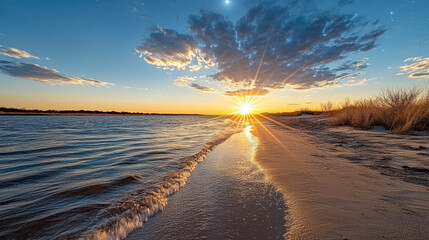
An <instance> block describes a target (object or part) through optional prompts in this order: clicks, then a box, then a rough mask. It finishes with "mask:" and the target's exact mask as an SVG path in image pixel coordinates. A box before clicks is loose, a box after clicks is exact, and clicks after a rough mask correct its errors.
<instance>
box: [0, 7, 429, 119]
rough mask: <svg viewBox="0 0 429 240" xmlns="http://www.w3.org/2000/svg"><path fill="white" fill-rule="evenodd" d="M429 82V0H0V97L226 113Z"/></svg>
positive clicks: (279, 108) (11, 102) (50, 105)
mask: <svg viewBox="0 0 429 240" xmlns="http://www.w3.org/2000/svg"><path fill="white" fill-rule="evenodd" d="M428 85H429V0H414V1H405V0H377V1H373V0H359V1H357V0H356V1H353V0H319V1H316V0H303V1H298V0H283V1H280V0H279V1H276V0H271V1H251V0H204V1H203V0H194V1H191V0H150V1H149V0H148V1H144V0H109V1H108V0H74V1H55V0H50V1H47V0H31V1H30V0H27V1H26V0H19V1H18V0H17V1H13V0H3V1H0V106H1V107H15V108H27V109H59V110H61V109H62V110H65V109H72V110H79V109H85V110H104V111H111V110H114V111H132V112H158V113H200V114H228V113H231V112H233V111H234V109H235V107H236V106H235V105H236V101H235V99H236V98H237V97H242V96H251V97H252V98H254V99H256V100H257V106H256V107H255V108H256V110H257V111H260V112H284V111H294V110H299V109H303V108H312V109H317V108H319V107H320V103H324V102H327V101H332V102H333V103H334V104H339V103H341V102H343V101H344V100H345V99H346V98H349V99H351V100H357V99H361V98H366V97H371V96H374V95H376V94H377V93H378V92H380V91H381V90H383V89H387V88H390V89H391V88H410V87H417V88H427V87H428Z"/></svg>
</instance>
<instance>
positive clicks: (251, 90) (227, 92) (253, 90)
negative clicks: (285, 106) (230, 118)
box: [225, 88, 270, 96]
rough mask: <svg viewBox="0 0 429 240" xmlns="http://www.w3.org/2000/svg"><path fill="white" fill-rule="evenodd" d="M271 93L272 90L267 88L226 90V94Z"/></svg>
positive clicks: (250, 94)
mask: <svg viewBox="0 0 429 240" xmlns="http://www.w3.org/2000/svg"><path fill="white" fill-rule="evenodd" d="M268 93H270V91H268V90H266V89H258V88H253V89H238V90H235V91H226V92H225V95H227V96H264V95H267V94H268Z"/></svg>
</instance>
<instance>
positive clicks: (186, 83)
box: [174, 76, 215, 92]
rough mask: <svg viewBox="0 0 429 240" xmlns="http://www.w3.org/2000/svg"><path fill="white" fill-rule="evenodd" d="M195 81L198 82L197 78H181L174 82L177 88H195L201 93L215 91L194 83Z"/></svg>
mask: <svg viewBox="0 0 429 240" xmlns="http://www.w3.org/2000/svg"><path fill="white" fill-rule="evenodd" d="M195 80H197V77H196V76H180V77H177V78H176V80H175V81H174V84H175V85H176V86H181V87H190V88H193V89H196V90H199V91H203V92H213V91H215V90H214V89H213V88H209V87H206V86H202V85H200V84H197V83H194V82H193V81H195Z"/></svg>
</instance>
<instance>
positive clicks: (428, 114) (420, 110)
mask: <svg viewBox="0 0 429 240" xmlns="http://www.w3.org/2000/svg"><path fill="white" fill-rule="evenodd" d="M330 113H331V114H332V115H333V123H334V125H350V126H354V127H358V128H362V129H369V128H371V127H372V126H375V125H380V126H383V127H384V128H386V129H388V130H391V131H393V132H395V133H404V132H407V131H411V130H416V131H423V130H429V91H427V90H426V91H424V90H421V89H418V88H412V89H408V90H403V89H400V90H393V89H388V90H384V91H382V92H381V93H380V94H379V95H378V96H377V97H375V98H370V99H363V100H358V101H355V102H353V103H350V101H348V100H346V102H345V103H344V104H342V105H341V106H340V107H339V109H338V110H334V111H331V112H330Z"/></svg>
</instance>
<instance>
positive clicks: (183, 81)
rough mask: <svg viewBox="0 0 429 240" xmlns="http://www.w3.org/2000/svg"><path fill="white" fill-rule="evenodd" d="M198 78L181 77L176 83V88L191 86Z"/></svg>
mask: <svg viewBox="0 0 429 240" xmlns="http://www.w3.org/2000/svg"><path fill="white" fill-rule="evenodd" d="M196 79H197V77H195V76H179V77H177V78H176V80H175V81H174V84H175V85H176V86H182V87H183V86H189V85H190V84H191V83H192V82H193V81H195V80H196Z"/></svg>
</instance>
